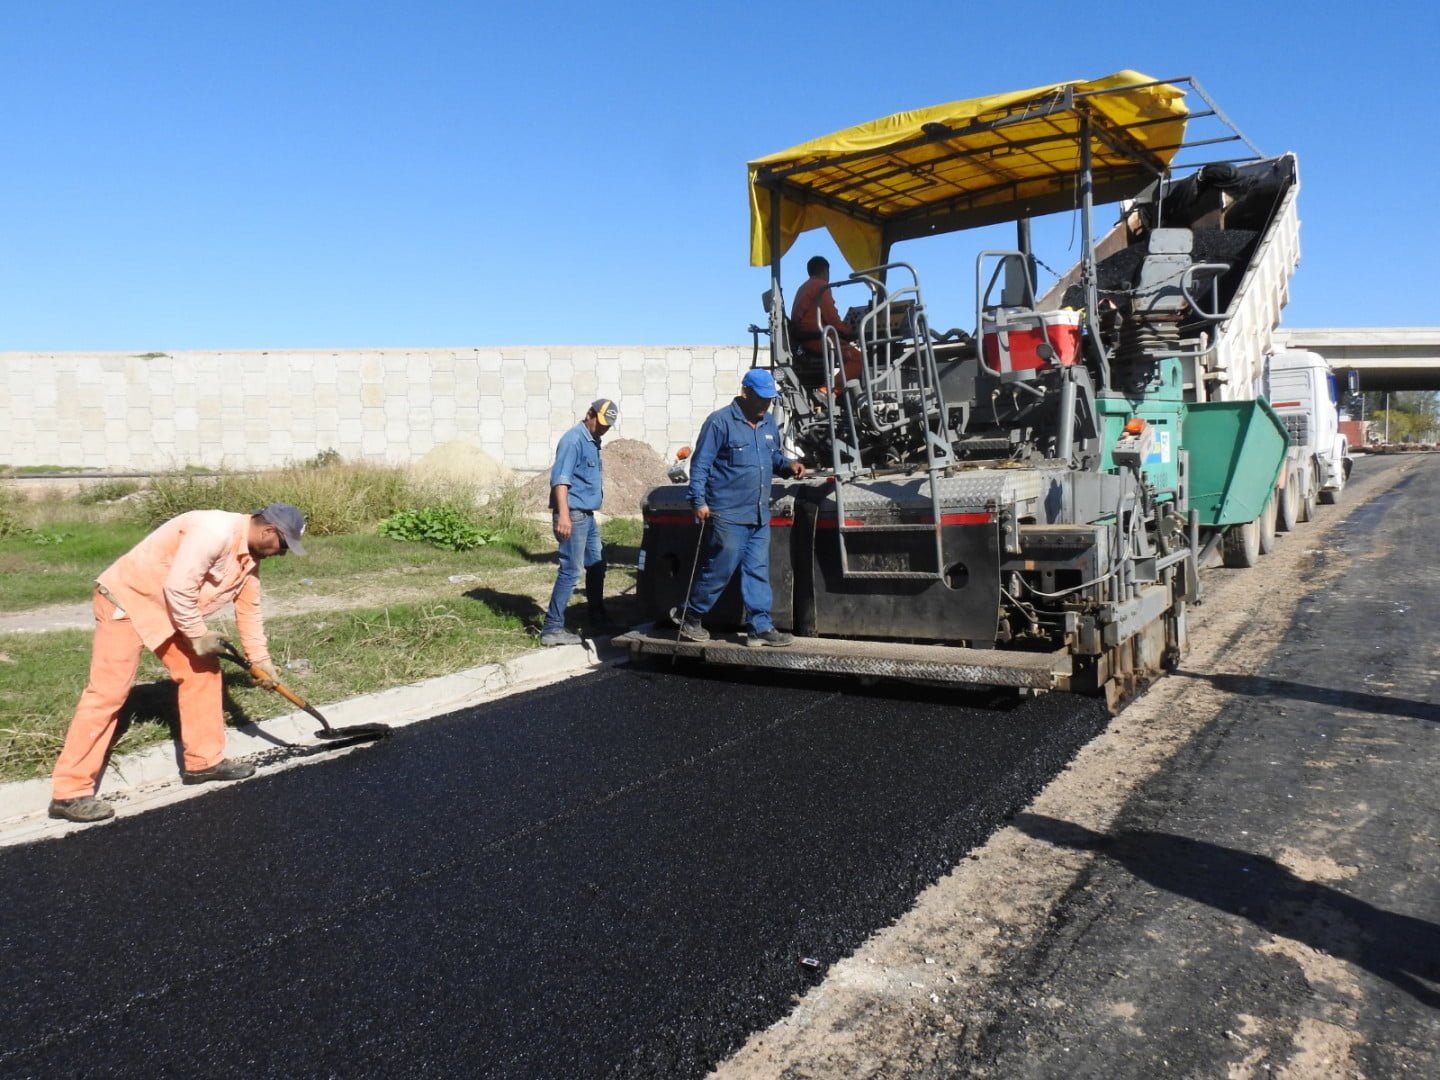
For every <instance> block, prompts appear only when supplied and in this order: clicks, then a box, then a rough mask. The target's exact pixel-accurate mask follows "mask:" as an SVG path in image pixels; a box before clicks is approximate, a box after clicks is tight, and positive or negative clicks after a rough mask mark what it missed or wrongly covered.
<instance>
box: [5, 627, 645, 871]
mask: <svg viewBox="0 0 1440 1080" xmlns="http://www.w3.org/2000/svg"><path fill="white" fill-rule="evenodd" d="M627 655H628V653H626V652H624V651H623V650H620V649H614V648H611V647H610V646H609V644H608V642H601V643H597V642H593V641H588V640H587V641H586V642H585V643H584V644H583V645H567V646H561V647H559V648H553V649H540V650H536V651H534V652H529V653H526V654H525V655H523V656H518V657H516V658H515V659H513V660H507V661H505V662H504V663H500V664H485V665H483V666H481V667H474V668H470V669H468V670H466V671H460V672H456V673H455V674H454V675H441V676H438V677H437V678H434V679H426V680H425V681H424V682H419V683H415V684H413V685H410V686H397V687H392V688H390V689H388V690H381V691H379V692H377V693H374V694H364V695H362V696H360V697H356V698H351V699H349V700H348V701H340V702H335V703H333V704H329V705H326V706H324V708H323V710H322V711H323V712H324V713H325V718H326V719H327V720H329V721H330V722H331V723H332V724H333V725H334V726H336V727H344V726H346V725H348V724H363V723H373V722H375V721H376V720H383V721H384V722H385V723H387V724H389V725H390V726H391V727H404V726H406V725H409V724H414V723H417V722H419V721H421V720H428V719H430V718H431V717H434V716H443V715H444V714H446V713H451V712H455V711H457V710H460V709H466V708H471V707H473V706H475V705H479V704H483V703H484V702H487V701H493V700H495V699H497V698H502V697H506V696H508V695H510V694H513V693H518V692H519V691H521V690H529V689H533V688H535V687H539V686H545V685H547V684H549V683H553V682H558V681H560V680H561V679H568V678H573V677H575V676H577V675H584V674H586V673H587V672H590V671H593V670H594V669H596V668H598V667H603V666H605V665H607V664H609V663H613V662H614V661H615V660H617V659H621V658H623V657H624V656H627ZM315 728H316V722H315V720H314V719H313V718H312V717H310V716H308V715H307V714H305V713H303V712H295V713H289V714H287V715H284V716H277V717H273V718H271V719H269V720H264V721H261V722H260V723H255V724H246V725H244V726H243V727H238V728H227V729H226V737H225V756H226V757H229V758H247V757H255V756H257V755H262V754H266V753H271V752H275V751H284V750H294V751H298V752H297V753H294V754H292V755H288V756H284V755H277V756H279V757H280V760H278V761H275V762H273V763H271V762H263V761H262V762H257V764H260V765H261V768H260V771H258V772H257V773H256V776H265V775H269V774H272V773H275V772H278V771H280V770H281V769H287V768H294V767H296V766H299V765H310V764H314V763H316V762H320V761H328V760H331V759H333V758H334V757H336V756H337V755H339V754H345V753H349V752H350V751H352V750H354V749H357V748H358V747H359V746H362V745H369V744H364V743H362V744H354V745H347V744H344V743H340V744H336V743H325V742H323V741H322V740H319V739H316V738H315V735H314V733H315ZM319 747H324V748H325V752H324V753H311V754H307V753H305V751H306V750H307V749H310V748H319ZM242 782H243V781H242ZM225 786H228V785H224V784H199V785H195V786H193V787H187V786H185V785H183V784H181V782H180V760H179V747H178V746H177V745H175V744H174V743H165V744H162V745H160V746H152V747H150V748H149V749H147V750H142V751H140V752H138V753H134V754H127V755H125V756H124V757H123V758H119V759H117V760H112V761H111V762H110V765H109V767H108V768H107V769H106V770H105V775H104V776H103V777H102V778H101V781H100V793H101V795H103V796H104V797H105V798H106V799H107V800H108V801H110V802H113V803H115V804H116V806H117V809H119V811H120V812H121V813H122V814H124V815H125V816H129V815H131V814H135V813H140V812H143V811H145V810H152V809H154V808H156V807H158V806H167V805H169V804H170V803H174V802H179V801H181V800H182V799H190V798H195V797H196V796H199V795H205V794H208V793H209V792H211V791H217V790H219V789H220V788H222V787H225ZM49 805H50V780H49V778H48V777H46V778H44V779H38V780H21V781H16V782H13V783H9V784H0V847H8V846H10V845H12V844H24V843H30V842H32V841H35V840H43V839H50V838H52V837H57V836H63V835H65V834H67V833H71V832H74V831H75V830H77V829H85V828H90V826H88V825H77V824H75V823H73V822H68V821H53V820H51V819H50V818H49V817H48V816H47V815H46V811H47V809H48V808H49ZM112 820H113V819H112Z"/></svg>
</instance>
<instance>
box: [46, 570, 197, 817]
mask: <svg viewBox="0 0 1440 1080" xmlns="http://www.w3.org/2000/svg"><path fill="white" fill-rule="evenodd" d="M94 607H95V645H94V648H93V651H92V652H91V655H90V682H89V683H88V684H87V685H86V687H85V692H84V693H82V694H81V695H80V704H79V705H77V706H76V707H75V717H74V719H72V720H71V721H70V730H69V731H68V732H66V734H65V747H64V749H62V750H61V751H60V760H59V761H57V762H56V763H55V771H54V773H53V774H52V775H51V780H50V782H51V786H52V789H53V795H54V797H55V798H57V799H74V798H78V797H80V796H83V795H94V794H95V790H96V788H97V787H98V786H99V783H100V774H101V773H102V772H104V771H105V758H106V755H107V754H109V752H110V742H111V739H113V738H114V735H115V725H116V721H117V720H118V719H119V715H120V709H121V707H122V706H123V705H124V704H125V699H126V698H127V697H128V696H129V694H130V688H131V687H132V686H133V685H134V684H135V672H136V670H137V669H138V668H139V667H140V654H141V653H142V652H144V650H145V646H144V645H143V644H142V643H141V641H140V635H139V634H137V633H136V632H135V628H134V627H133V626H132V625H131V624H130V620H129V619H117V618H115V605H114V604H112V603H111V602H110V601H109V600H107V599H105V597H103V596H101V595H100V594H99V593H98V592H97V593H96V594H95V605H94ZM182 642H183V644H182ZM155 655H156V656H158V657H159V658H160V662H161V663H163V664H164V665H165V668H166V670H168V671H169V672H170V677H171V678H172V679H174V680H175V684H176V685H177V686H178V687H179V688H180V745H181V746H182V747H183V748H184V752H185V757H184V760H185V770H186V771H187V772H194V771H196V770H198V769H208V768H210V766H212V765H217V764H219V763H220V761H221V760H222V759H223V758H224V757H225V712H224V708H223V706H222V703H221V689H222V683H221V677H220V661H218V660H216V659H215V658H214V657H212V656H196V655H195V654H194V653H193V652H191V651H190V647H189V642H188V641H184V639H182V638H181V637H180V636H179V635H178V634H177V635H176V636H175V637H172V638H170V639H169V640H168V641H166V642H165V644H163V645H161V646H160V647H159V648H158V649H156V650H155Z"/></svg>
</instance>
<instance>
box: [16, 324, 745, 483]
mask: <svg viewBox="0 0 1440 1080" xmlns="http://www.w3.org/2000/svg"><path fill="white" fill-rule="evenodd" d="M750 357H751V349H750V346H748V345H745V346H673V347H667V346H636V347H624V346H573V347H571V346H564V347H557V346H549V347H533V348H501V349H270V350H225V351H188V352H175V353H145V354H133V353H14V352H12V353H0V464H3V465H12V466H13V465H19V466H26V465H58V466H62V467H66V468H89V469H97V470H107V471H111V472H122V471H146V470H158V469H173V468H179V467H183V466H186V465H195V466H203V467H207V468H217V467H222V466H223V467H225V468H231V469H263V468H271V467H274V466H279V465H283V464H285V463H286V462H288V461H295V460H304V459H306V458H310V457H314V456H315V455H316V454H319V453H321V452H322V451H325V450H335V451H338V452H339V453H340V454H341V456H343V457H345V458H347V459H355V460H359V459H363V460H368V461H375V462H384V463H387V464H396V465H399V464H406V463H410V462H414V461H418V460H419V459H420V458H422V457H424V455H425V454H426V453H427V452H428V451H430V450H431V449H433V448H434V447H436V446H438V445H440V444H441V443H445V442H450V441H452V440H462V441H464V442H467V443H470V444H471V445H474V446H478V447H479V448H480V449H482V450H484V451H485V452H486V453H487V454H489V455H490V456H491V457H493V458H494V459H495V460H497V461H499V462H501V463H502V464H504V465H506V466H508V467H509V468H511V469H516V470H524V471H529V470H541V469H547V468H549V466H550V460H551V457H552V454H553V452H554V447H555V440H556V439H557V438H559V436H560V434H561V433H562V432H563V431H564V430H565V429H566V428H567V427H569V426H570V425H572V424H574V423H575V422H576V420H578V419H579V418H580V417H581V416H582V415H583V414H584V411H585V409H586V407H587V406H588V405H589V404H590V402H591V401H593V400H594V399H595V398H597V397H611V398H614V399H615V401H616V402H617V403H618V404H619V406H620V422H619V424H617V425H616V428H615V432H614V434H613V435H612V436H611V437H612V438H616V437H618V438H625V439H638V440H640V441H642V442H645V443H648V444H649V445H651V446H652V447H654V448H655V450H656V451H658V452H659V453H660V454H661V455H662V456H667V457H668V455H669V454H671V453H672V452H673V451H674V450H675V449H676V448H678V447H680V446H682V445H684V444H686V443H689V442H692V441H693V440H694V438H695V435H696V433H697V432H698V431H699V428H700V424H701V422H702V421H703V420H704V419H705V417H706V416H707V415H708V414H709V413H710V412H711V411H712V410H713V409H716V408H718V407H719V406H720V405H721V404H723V403H724V402H726V401H728V400H730V398H732V397H734V396H735V394H736V392H737V390H738V388H739V382H740V377H741V375H742V374H743V373H744V371H745V369H746V368H748V367H749V365H750Z"/></svg>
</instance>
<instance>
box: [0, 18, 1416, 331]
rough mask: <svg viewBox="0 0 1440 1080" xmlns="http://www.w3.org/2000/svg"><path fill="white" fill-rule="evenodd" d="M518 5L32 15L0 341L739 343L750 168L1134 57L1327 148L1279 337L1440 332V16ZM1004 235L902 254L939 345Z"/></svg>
mask: <svg viewBox="0 0 1440 1080" xmlns="http://www.w3.org/2000/svg"><path fill="white" fill-rule="evenodd" d="M491 7H492V5H488V4H487V5H483V6H482V5H480V4H469V3H439V2H435V0H406V2H404V3H400V2H392V0H349V2H345V3H336V2H306V0H289V2H285V3H273V2H268V0H259V2H252V3H243V4H239V3H237V4H203V3H195V2H193V0H188V2H184V3H162V2H145V0H129V2H125V3H121V2H79V0H74V2H72V0H48V2H46V3H25V4H22V3H19V2H18V0H7V2H6V3H5V4H4V6H3V8H0V11H3V17H4V27H3V29H4V32H3V34H0V60H3V70H4V72H5V75H6V84H7V85H6V91H7V92H6V94H5V106H4V108H3V109H0V133H3V142H0V145H3V153H4V158H5V168H4V169H3V170H0V350H57V351H75V350H87V351H88V350H122V351H149V350H156V351H169V350H176V349H192V348H256V347H261V348H263V347H274V348H283V347H289V348H302V347H327V346H333V347H381V346H489V345H521V344H528V345H559V344H592V345H598V344H721V343H734V342H740V341H744V340H747V336H746V334H745V332H744V331H745V326H746V325H747V324H748V323H750V322H752V321H754V320H756V319H757V318H759V317H760V307H759V294H760V292H761V291H762V290H763V289H764V288H765V287H766V286H767V285H768V275H767V273H766V271H765V270H764V269H760V268H752V267H750V266H749V261H748V250H747V228H748V225H747V222H748V218H747V203H746V190H745V162H746V161H747V160H749V159H750V158H755V157H760V156H762V155H764V154H768V153H771V152H774V151H777V150H782V149H784V148H786V147H789V146H791V145H794V144H796V143H799V142H803V141H805V140H807V139H809V138H813V137H815V136H818V135H821V134H825V133H827V132H829V131H833V130H836V129H839V128H844V127H848V126H850V125H852V124H857V123H860V122H863V121H865V120H869V119H873V118H876V117H880V116H884V115H887V114H889V113H892V112H895V111H898V110H900V109H906V108H918V107H923V106H927V105H932V104H938V103H941V102H945V101H953V100H957V99H961V98H966V97H972V96H976V95H980V94H987V93H997V92H1002V91H1007V90H1014V89H1021V88H1024V87H1028V86H1036V85H1041V84H1044V83H1048V82H1053V81H1060V80H1064V79H1074V78H1094V77H1098V76H1101V75H1105V74H1109V73H1110V72H1112V71H1116V70H1120V69H1123V68H1134V69H1137V70H1139V71H1143V72H1145V73H1147V74H1149V75H1152V76H1156V77H1162V78H1163V77H1171V76H1177V75H1187V74H1188V75H1194V76H1195V77H1196V78H1198V79H1199V81H1200V82H1201V83H1202V85H1204V86H1205V88H1206V89H1207V90H1208V91H1209V92H1210V93H1211V95H1212V96H1213V97H1214V98H1215V99H1216V100H1217V101H1218V102H1219V104H1220V105H1221V106H1222V107H1223V108H1224V109H1225V110H1226V111H1227V112H1228V113H1229V114H1230V116H1231V117H1232V119H1234V121H1235V122H1236V123H1237V125H1238V126H1239V127H1240V128H1241V129H1242V130H1243V131H1244V132H1245V133H1246V134H1247V135H1248V136H1249V137H1250V139H1251V140H1252V141H1253V142H1255V143H1256V144H1257V145H1258V146H1259V147H1260V149H1261V150H1263V151H1264V152H1265V153H1268V154H1273V153H1279V152H1281V151H1284V150H1294V151H1296V152H1297V153H1298V155H1299V157H1300V168H1301V178H1302V192H1301V196H1300V213H1301V218H1302V228H1301V246H1302V251H1303V261H1302V265H1301V268H1300V270H1299V272H1298V274H1297V275H1296V278H1295V280H1294V282H1293V283H1292V289H1291V303H1290V306H1289V308H1288V309H1287V311H1286V314H1285V320H1284V321H1285V323H1286V325H1291V326H1297V327H1298V326H1310V327H1315V326H1347V325H1353V326H1361V325H1434V324H1440V312H1437V302H1436V299H1435V295H1436V286H1437V282H1440V195H1437V194H1436V193H1437V191H1440V179H1437V175H1440V139H1437V137H1436V136H1435V133H1434V121H1433V109H1431V108H1429V107H1428V106H1429V104H1430V97H1431V93H1430V91H1429V90H1428V89H1427V87H1428V85H1429V84H1430V83H1432V82H1433V78H1432V77H1431V74H1430V73H1431V72H1432V71H1433V69H1434V65H1435V63H1436V58H1437V56H1440V18H1437V16H1436V15H1435V13H1434V9H1433V7H1431V6H1430V5H1429V4H1428V3H1425V4H1422V3H1419V2H1413V3H1412V2H1401V3H1394V4H1387V5H1372V6H1371V7H1369V8H1364V7H1361V6H1359V5H1350V4H1336V3H1331V2H1326V0H1322V2H1319V3H1312V4H1309V5H1305V6H1303V8H1302V6H1300V5H1291V4H1278V3H1265V2H1264V0H1252V2H1250V3H1229V2H1218V3H1209V4H1204V5H1188V6H1187V5H1156V4H1153V3H1149V4H1139V3H1129V2H1119V3H1110V4H1106V5H1103V6H1100V5H1096V6H1091V7H1089V8H1087V7H1086V6H1085V5H1077V4H1074V3H1023V2H1016V3H1011V4H1008V5H987V6H985V7H984V8H983V9H981V8H974V7H972V6H971V5H968V4H963V3H954V2H949V3H906V2H900V3H890V4H887V5H876V4H873V3H831V4H828V5H821V4H815V3H803V4H800V3H793V4H792V3H784V2H780V3H774V4H770V5H756V4H754V3H749V2H747V3H735V2H731V0H715V2H712V3H709V4H707V5H703V6H702V5H693V6H692V5H687V4H673V3H671V4H627V3H623V2H622V3H614V4H610V5H589V4H573V3H567V2H565V0H558V2H556V3H552V4H549V5H496V6H495V7H497V8H499V10H490V9H491ZM1097 224H1099V225H1104V224H1108V219H1102V220H1099V221H1097ZM1072 231H1074V230H1073V229H1072V228H1071V223H1070V222H1068V221H1065V222H1061V223H1058V225H1052V227H1051V228H1050V229H1049V234H1050V238H1053V239H1055V241H1056V242H1055V243H1054V244H1053V245H1052V246H1049V247H1043V246H1042V247H1041V248H1040V249H1039V250H1038V251H1037V254H1039V255H1040V257H1041V258H1042V259H1044V260H1045V261H1046V262H1047V263H1049V264H1050V265H1051V266H1054V267H1055V268H1056V269H1057V270H1063V269H1064V268H1065V267H1067V266H1069V265H1070V264H1071V263H1072V262H1073V261H1074V259H1075V251H1074V249H1073V247H1072V246H1071V242H1070V234H1071V232H1072ZM812 238H813V239H812ZM977 246H979V245H978V242H977V243H971V242H970V241H969V240H968V239H966V238H964V237H950V238H946V239H945V240H943V241H930V242H929V244H928V245H927V243H926V242H924V241H921V242H918V243H914V244H910V245H905V246H902V247H901V248H899V249H897V252H896V254H897V256H900V257H904V258H906V259H908V260H910V261H913V262H914V263H915V264H916V265H917V267H918V268H919V269H920V273H921V278H922V282H924V283H925V286H926V301H927V304H928V306H929V308H930V312H931V324H932V325H936V326H949V325H964V326H968V324H969V323H970V322H973V305H974V300H973V297H972V295H971V293H972V292H973V269H972V268H971V256H970V254H969V251H970V250H972V249H973V248H975V247H977ZM817 251H818V252H823V253H826V254H829V255H831V256H832V262H834V261H835V259H836V257H835V254H834V249H833V248H832V247H831V246H830V245H829V244H828V241H827V240H826V239H825V238H824V236H823V234H816V233H812V234H808V235H807V236H805V237H802V238H801V240H800V242H799V243H798V244H797V245H796V246H795V248H793V249H792V251H791V253H790V255H789V256H788V257H787V260H786V263H785V276H786V280H787V282H788V283H789V284H790V286H791V288H792V289H793V286H794V285H795V284H798V281H799V279H800V278H801V277H803V269H802V267H803V263H804V260H805V258H806V257H808V256H809V255H811V254H813V253H815V252H817ZM841 266H843V262H841V263H837V270H838V269H839V268H840V267H841ZM1044 284H1045V281H1044V280H1043V277H1042V287H1043V286H1044ZM967 312H972V314H969V315H967V314H966V313H967Z"/></svg>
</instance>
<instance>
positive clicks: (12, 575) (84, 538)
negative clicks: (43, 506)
mask: <svg viewBox="0 0 1440 1080" xmlns="http://www.w3.org/2000/svg"><path fill="white" fill-rule="evenodd" d="M146 531H147V530H146V528H145V526H143V525H140V524H138V523H136V522H132V521H125V520H110V521H105V520H71V521H64V520H61V521H51V522H48V523H46V524H44V525H40V526H38V527H34V528H33V529H32V528H28V527H27V529H26V531H21V532H12V533H11V534H10V535H8V536H3V537H0V611H24V610H25V609H26V608H33V607H43V606H45V605H47V604H63V603H69V602H84V601H85V600H86V599H88V598H89V596H90V593H91V591H92V590H93V589H94V587H95V586H94V581H95V578H96V576H97V575H98V574H99V573H100V572H101V571H102V570H104V569H105V567H107V566H109V565H110V564H111V563H112V562H114V561H115V560H116V559H118V558H119V557H120V556H121V555H123V554H125V552H127V551H129V550H130V548H132V547H134V546H135V545H136V544H137V543H138V542H139V541H140V539H141V538H142V537H143V536H144V535H145V533H146Z"/></svg>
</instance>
